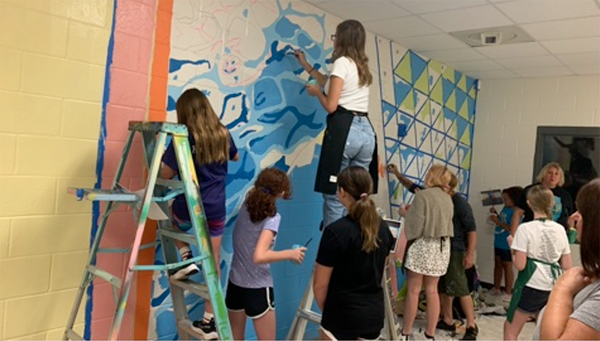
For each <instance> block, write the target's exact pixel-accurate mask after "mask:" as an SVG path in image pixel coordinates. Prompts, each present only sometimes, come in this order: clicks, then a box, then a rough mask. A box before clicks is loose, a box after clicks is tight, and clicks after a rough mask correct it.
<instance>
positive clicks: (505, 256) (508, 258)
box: [494, 247, 512, 262]
mask: <svg viewBox="0 0 600 341" xmlns="http://www.w3.org/2000/svg"><path fill="white" fill-rule="evenodd" d="M494 256H496V257H500V259H501V260H502V261H503V262H512V254H511V253H510V250H505V249H499V248H497V247H495V248H494Z"/></svg>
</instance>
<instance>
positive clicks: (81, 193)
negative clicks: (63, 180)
mask: <svg viewBox="0 0 600 341" xmlns="http://www.w3.org/2000/svg"><path fill="white" fill-rule="evenodd" d="M67 193H68V194H72V195H74V196H76V197H77V200H79V201H81V200H83V199H87V200H90V201H115V202H135V201H140V198H139V197H138V196H137V195H135V194H134V193H128V192H123V191H121V190H113V189H96V188H76V187H69V188H68V189H67Z"/></svg>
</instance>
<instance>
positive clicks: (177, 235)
mask: <svg viewBox="0 0 600 341" xmlns="http://www.w3.org/2000/svg"><path fill="white" fill-rule="evenodd" d="M158 232H159V233H160V234H162V235H163V236H164V237H167V238H171V239H177V240H181V241H182V242H186V243H188V244H192V245H198V241H197V240H196V236H194V235H191V234H189V233H186V232H179V231H175V230H173V229H170V228H165V227H163V228H160V229H158Z"/></svg>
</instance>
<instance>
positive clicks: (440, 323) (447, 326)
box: [435, 320, 456, 332]
mask: <svg viewBox="0 0 600 341" xmlns="http://www.w3.org/2000/svg"><path fill="white" fill-rule="evenodd" d="M435 328H437V329H441V330H447V331H449V332H455V331H456V325H454V323H453V324H448V323H446V322H444V320H439V321H438V323H437V326H435Z"/></svg>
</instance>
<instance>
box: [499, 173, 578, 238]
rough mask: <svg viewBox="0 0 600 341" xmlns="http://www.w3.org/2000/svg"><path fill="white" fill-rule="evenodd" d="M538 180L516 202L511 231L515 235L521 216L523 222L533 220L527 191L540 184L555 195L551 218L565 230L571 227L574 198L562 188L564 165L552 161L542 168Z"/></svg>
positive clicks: (526, 188)
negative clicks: (570, 218) (569, 221)
mask: <svg viewBox="0 0 600 341" xmlns="http://www.w3.org/2000/svg"><path fill="white" fill-rule="evenodd" d="M536 180H537V183H534V184H531V185H529V186H527V187H525V189H524V190H523V193H522V194H521V197H520V198H519V200H517V202H516V203H515V204H516V205H515V208H514V214H513V217H512V222H511V231H510V233H511V234H512V235H513V236H514V235H515V233H516V231H517V227H518V226H519V224H520V223H521V218H523V220H522V222H523V223H526V222H528V221H532V220H533V211H532V210H531V208H530V207H529V206H528V205H527V193H528V192H529V189H531V188H532V187H533V186H535V185H539V184H541V185H542V186H544V187H546V188H548V189H549V190H551V191H552V194H553V195H554V206H553V208H552V216H551V217H549V218H550V219H552V220H554V221H555V222H557V223H559V224H561V225H562V226H563V227H564V228H565V230H568V229H569V227H570V226H569V223H568V220H569V215H571V214H572V213H573V199H572V198H571V195H570V194H569V192H568V191H567V190H565V189H564V188H562V185H564V184H565V173H564V172H563V169H562V167H561V166H560V165H559V164H558V163H557V162H550V163H548V164H546V165H545V166H544V167H543V168H542V170H541V171H540V173H539V174H538V176H537V177H536Z"/></svg>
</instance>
